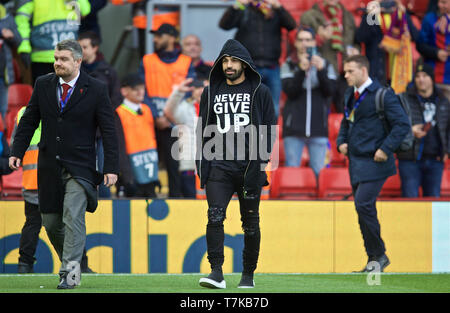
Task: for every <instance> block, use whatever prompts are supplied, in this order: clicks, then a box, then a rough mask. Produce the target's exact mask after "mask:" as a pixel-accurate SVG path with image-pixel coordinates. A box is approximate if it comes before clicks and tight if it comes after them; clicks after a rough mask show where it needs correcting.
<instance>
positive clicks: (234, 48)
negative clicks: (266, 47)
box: [210, 39, 261, 85]
mask: <svg viewBox="0 0 450 313" xmlns="http://www.w3.org/2000/svg"><path fill="white" fill-rule="evenodd" d="M225 56H232V57H235V58H237V59H240V60H241V61H243V62H245V63H246V64H247V68H246V70H245V77H246V78H247V79H250V80H251V82H252V83H253V82H256V83H260V82H261V76H260V75H259V73H258V72H257V70H256V67H255V64H254V63H253V59H252V57H251V56H250V53H249V52H248V50H247V48H245V47H244V46H243V45H242V44H241V43H240V42H239V41H237V40H235V39H229V40H227V41H226V42H225V44H224V45H223V47H222V50H221V51H220V53H219V56H218V57H217V59H216V61H215V62H214V65H213V68H212V70H211V74H210V85H213V84H215V83H219V82H220V81H222V80H225V75H224V73H223V70H222V61H221V60H222V58H223V57H225Z"/></svg>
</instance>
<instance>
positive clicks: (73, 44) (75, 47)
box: [56, 39, 83, 60]
mask: <svg viewBox="0 0 450 313" xmlns="http://www.w3.org/2000/svg"><path fill="white" fill-rule="evenodd" d="M56 50H59V51H61V50H69V51H70V52H72V56H73V59H74V60H80V59H82V58H83V49H81V46H80V44H79V43H78V41H76V40H75V39H66V40H63V41H60V42H58V43H57V44H56Z"/></svg>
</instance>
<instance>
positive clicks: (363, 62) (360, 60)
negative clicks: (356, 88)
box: [344, 54, 370, 72]
mask: <svg viewBox="0 0 450 313" xmlns="http://www.w3.org/2000/svg"><path fill="white" fill-rule="evenodd" d="M350 62H355V63H356V64H358V65H359V67H365V68H366V69H367V72H369V70H370V63H369V59H368V58H367V57H366V56H365V55H362V54H356V55H352V56H350V57H348V58H346V59H345V61H344V63H350Z"/></svg>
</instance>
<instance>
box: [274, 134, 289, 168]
mask: <svg viewBox="0 0 450 313" xmlns="http://www.w3.org/2000/svg"><path fill="white" fill-rule="evenodd" d="M272 151H273V152H272V160H276V159H278V166H284V163H285V161H286V159H285V154H284V144H283V139H282V138H278V139H277V140H275V143H274V145H273V148H272ZM277 151H278V155H276V152H277Z"/></svg>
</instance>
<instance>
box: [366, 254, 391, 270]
mask: <svg viewBox="0 0 450 313" xmlns="http://www.w3.org/2000/svg"><path fill="white" fill-rule="evenodd" d="M389 264H391V262H390V261H389V258H388V257H387V255H386V254H383V255H381V256H379V257H371V258H369V260H368V261H367V265H366V266H365V267H364V268H363V269H362V270H361V271H359V273H371V272H380V273H382V272H383V271H384V269H385V268H386V267H387V266H388V265H389Z"/></svg>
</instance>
